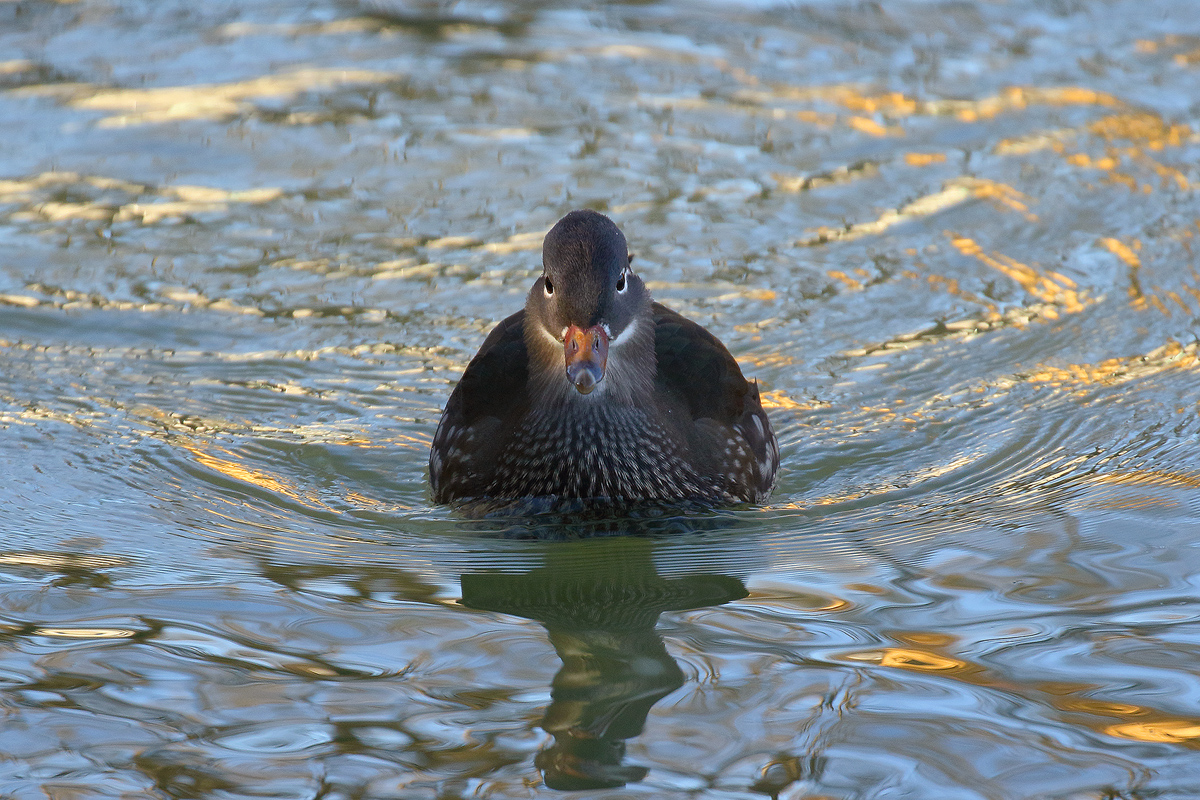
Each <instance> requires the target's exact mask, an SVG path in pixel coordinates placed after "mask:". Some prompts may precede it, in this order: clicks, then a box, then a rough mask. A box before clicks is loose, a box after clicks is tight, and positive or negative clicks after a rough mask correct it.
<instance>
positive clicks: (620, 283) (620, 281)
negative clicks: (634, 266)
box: [617, 272, 625, 292]
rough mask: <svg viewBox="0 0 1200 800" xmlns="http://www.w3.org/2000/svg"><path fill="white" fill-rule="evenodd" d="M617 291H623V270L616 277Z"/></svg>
mask: <svg viewBox="0 0 1200 800" xmlns="http://www.w3.org/2000/svg"><path fill="white" fill-rule="evenodd" d="M617 291H618V292H623V291H625V273H624V272H622V273H621V277H619V278H617Z"/></svg>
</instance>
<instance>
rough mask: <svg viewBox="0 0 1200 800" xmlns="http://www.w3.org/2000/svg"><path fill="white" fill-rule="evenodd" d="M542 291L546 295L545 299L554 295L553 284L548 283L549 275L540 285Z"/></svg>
mask: <svg viewBox="0 0 1200 800" xmlns="http://www.w3.org/2000/svg"><path fill="white" fill-rule="evenodd" d="M542 291H543V292H545V293H546V297H550V296H551V295H553V294H554V284H553V283H551V282H550V276H549V275H547V276H546V279H545V281H544V282H543V283H542Z"/></svg>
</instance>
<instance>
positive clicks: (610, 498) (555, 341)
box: [429, 211, 779, 505]
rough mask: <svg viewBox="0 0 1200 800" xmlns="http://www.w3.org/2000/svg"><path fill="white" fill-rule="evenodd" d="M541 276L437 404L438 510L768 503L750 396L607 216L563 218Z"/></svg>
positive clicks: (750, 387) (754, 397)
mask: <svg viewBox="0 0 1200 800" xmlns="http://www.w3.org/2000/svg"><path fill="white" fill-rule="evenodd" d="M542 266H543V272H542V276H541V277H540V278H538V279H537V281H536V282H535V283H534V284H533V288H532V289H530V291H529V296H528V297H527V298H526V300H525V309H524V310H523V311H518V312H517V313H516V314H513V315H512V316H511V317H509V318H508V319H506V320H504V321H503V322H501V323H500V324H499V325H497V326H496V328H495V329H494V330H492V332H491V333H490V334H489V335H488V337H487V339H486V340H485V341H484V343H483V346H482V347H480V348H479V352H478V353H477V354H476V355H475V358H473V359H472V360H471V363H470V364H469V365H467V369H466V372H464V373H463V376H462V380H460V381H459V383H458V386H457V387H455V389H454V392H453V393H452V394H451V395H450V400H449V401H448V402H447V403H446V410H445V411H444V412H443V413H442V420H441V422H440V423H439V424H438V428H437V433H436V434H435V435H434V437H433V448H432V450H431V451H430V453H429V481H430V483H431V484H432V487H433V498H434V500H435V501H436V502H439V503H459V502H466V501H496V500H520V499H526V498H548V499H551V500H586V501H592V500H596V501H601V502H608V503H613V504H618V503H637V502H643V501H648V502H665V503H673V502H681V501H698V502H701V503H704V504H707V505H712V504H721V503H733V502H759V501H762V500H765V499H766V498H767V496H768V495H770V493H771V488H772V487H773V486H774V484H775V473H776V471H777V470H778V467H779V445H778V443H777V442H776V441H775V434H774V432H772V430H771V422H770V420H769V419H768V418H767V415H766V412H765V411H763V407H762V403H761V402H760V401H759V397H758V386H757V384H751V383H749V382H747V381H746V379H745V378H744V377H742V371H741V370H740V369H739V368H738V365H737V361H735V360H734V358H733V356H732V355H730V354H729V351H728V350H726V349H725V346H724V345H723V344H721V342H720V341H719V340H718V339H717V338H716V337H715V336H713V335H712V334H711V333H709V332H708V331H706V330H705V329H704V328H702V327H701V326H700V325H698V324H696V323H695V322H692V321H691V320H689V319H686V318H684V317H682V316H680V315H679V314H677V313H675V312H674V311H671V310H670V309H669V308H666V307H665V306H662V305H660V304H658V303H654V302H651V300H650V294H649V292H648V291H647V290H646V285H645V284H644V283H642V280H641V278H639V277H638V276H637V275H635V274H634V273H633V271H632V270H631V269H630V257H629V254H628V250H627V249H626V245H625V237H624V235H622V233H621V231H620V229H619V228H617V226H616V225H615V224H614V223H613V222H612V220H610V219H609V218H608V217H606V216H604V215H602V214H598V213H596V212H594V211H572V212H571V213H570V214H567V215H566V216H565V217H563V218H562V219H561V220H559V221H558V223H557V224H556V225H555V226H554V227H553V228H552V229H551V230H550V232H549V233H548V234H546V239H545V242H544V243H543V245H542Z"/></svg>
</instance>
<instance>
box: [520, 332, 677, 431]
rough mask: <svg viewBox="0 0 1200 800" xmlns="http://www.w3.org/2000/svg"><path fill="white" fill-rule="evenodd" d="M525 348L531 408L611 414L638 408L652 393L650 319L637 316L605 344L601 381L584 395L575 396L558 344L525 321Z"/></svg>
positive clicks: (559, 344) (652, 338) (576, 394)
mask: <svg viewBox="0 0 1200 800" xmlns="http://www.w3.org/2000/svg"><path fill="white" fill-rule="evenodd" d="M525 320H526V321H525V347H526V349H527V350H528V352H529V393H530V401H531V403H532V404H533V406H534V407H535V408H543V409H549V408H564V409H567V408H570V409H579V410H583V409H587V410H589V411H592V412H593V413H595V412H597V411H599V410H600V409H599V408H598V407H601V406H608V407H610V408H613V409H614V410H615V409H617V408H628V407H630V406H635V407H636V406H644V405H645V404H646V402H647V398H649V397H650V396H651V395H652V394H653V392H654V376H655V373H656V371H657V363H656V361H655V357H654V319H653V318H652V317H650V316H649V315H648V314H647V315H643V316H639V317H637V318H635V319H634V321H633V322H631V323H629V324H628V325H626V326H625V330H623V331H621V332H620V333H619V334H618V335H616V336H614V337H613V338H612V339H611V340H609V343H608V363H607V365H606V367H605V370H604V379H603V380H601V381H600V382H599V383H598V384H596V386H595V388H594V389H592V391H591V392H590V393H589V394H586V395H585V394H580V393H579V391H578V390H576V388H575V386H574V385H573V384H572V383H571V382H570V381H569V380H567V373H566V364H565V361H564V356H563V345H562V342H559V341H556V340H555V339H553V338H552V337H551V336H550V335H549V334H547V333H546V331H545V328H544V327H543V326H542V325H540V324H538V323H537V322H536V321H532V320H530V318H529V316H528V315H527V316H526V317H525Z"/></svg>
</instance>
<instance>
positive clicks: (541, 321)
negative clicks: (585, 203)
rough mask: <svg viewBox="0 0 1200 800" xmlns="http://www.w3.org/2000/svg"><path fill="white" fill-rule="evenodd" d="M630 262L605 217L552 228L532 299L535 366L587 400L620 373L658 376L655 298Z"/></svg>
mask: <svg viewBox="0 0 1200 800" xmlns="http://www.w3.org/2000/svg"><path fill="white" fill-rule="evenodd" d="M629 262H630V257H629V251H628V249H627V247H626V244H625V236H624V235H623V234H622V233H621V230H620V229H619V228H618V227H617V226H616V225H615V224H614V223H613V221H612V220H610V219H609V218H608V217H606V216H604V215H603V214H598V213H596V212H595V211H572V212H571V213H570V214H567V215H566V216H565V217H563V218H562V219H560V220H559V221H558V222H557V223H556V224H555V226H554V227H553V228H551V229H550V232H549V233H547V234H546V239H545V241H544V242H543V244H542V276H541V277H540V278H538V279H537V281H536V282H535V283H534V284H533V288H532V289H530V291H529V296H528V298H527V299H526V301H525V340H526V343H527V345H528V346H529V349H530V360H531V366H536V368H537V369H538V371H540V372H543V373H546V372H548V371H550V370H555V371H558V374H559V375H560V376H561V377H562V379H563V380H565V381H567V382H568V383H569V385H571V386H573V387H574V388H575V391H576V392H578V394H581V395H587V394H591V393H592V391H593V390H595V389H596V388H597V387H602V386H604V380H605V376H606V375H612V374H613V373H614V371H615V372H618V373H622V372H626V371H628V369H630V368H632V369H633V370H634V371H635V372H636V373H645V372H646V371H647V369H648V370H649V374H650V375H653V370H654V363H653V359H654V347H653V341H654V340H653V331H652V330H651V327H652V326H651V325H650V322H651V320H650V295H649V293H648V292H647V291H646V285H645V284H644V283H643V282H642V279H641V278H639V277H638V276H637V275H635V274H634V272H633V270H632V269H630V266H629ZM647 337H648V338H647ZM647 341H648V342H649V348H648V354H647V347H646V342H647ZM635 342H636V344H635V345H634V346H629V345H631V343H635ZM647 359H648V360H649V364H645V363H644V362H645V361H646V360H647ZM564 366H565V372H563V370H564ZM610 382H611V381H610Z"/></svg>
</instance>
